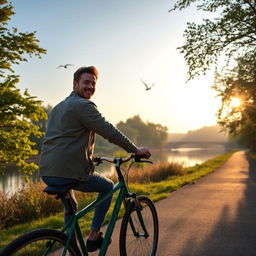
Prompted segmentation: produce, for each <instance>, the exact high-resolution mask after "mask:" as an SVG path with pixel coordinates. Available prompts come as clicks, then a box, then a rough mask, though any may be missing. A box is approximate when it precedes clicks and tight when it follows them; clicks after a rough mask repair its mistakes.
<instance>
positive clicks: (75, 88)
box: [73, 81, 78, 91]
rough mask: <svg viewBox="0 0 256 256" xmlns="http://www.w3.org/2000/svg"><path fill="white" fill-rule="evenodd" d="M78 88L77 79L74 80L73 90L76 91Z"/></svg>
mask: <svg viewBox="0 0 256 256" xmlns="http://www.w3.org/2000/svg"><path fill="white" fill-rule="evenodd" d="M77 88H78V83H77V81H73V90H74V91H76V90H77Z"/></svg>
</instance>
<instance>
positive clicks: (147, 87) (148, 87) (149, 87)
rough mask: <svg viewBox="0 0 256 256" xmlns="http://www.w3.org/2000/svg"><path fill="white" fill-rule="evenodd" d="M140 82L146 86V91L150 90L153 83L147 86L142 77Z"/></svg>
mask: <svg viewBox="0 0 256 256" xmlns="http://www.w3.org/2000/svg"><path fill="white" fill-rule="evenodd" d="M141 82H142V83H143V84H144V85H145V86H146V91H148V90H150V89H151V88H152V87H153V86H154V85H155V84H154V83H153V84H152V85H151V86H148V85H147V84H146V83H145V82H144V81H143V80H142V79H141Z"/></svg>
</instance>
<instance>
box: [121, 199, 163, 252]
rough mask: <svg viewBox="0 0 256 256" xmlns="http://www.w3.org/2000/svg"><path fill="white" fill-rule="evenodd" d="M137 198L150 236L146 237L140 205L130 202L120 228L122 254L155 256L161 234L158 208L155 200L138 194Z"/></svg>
mask: <svg viewBox="0 0 256 256" xmlns="http://www.w3.org/2000/svg"><path fill="white" fill-rule="evenodd" d="M137 200H138V202H139V205H140V206H142V207H141V208H140V212H141V215H142V218H143V221H144V224H145V226H146V229H147V232H148V235H149V236H148V237H145V232H144V231H143V230H142V226H141V224H140V221H139V219H138V214H137V210H138V207H137V206H136V204H135V202H132V203H130V204H129V205H128V207H127V209H126V211H125V214H124V217H123V220H122V224H121V229H120V236H119V251H120V255H121V256H136V255H138V256H146V255H147V256H155V255H156V251H157V244H158V234H159V224H158V217H157V212H156V208H155V206H154V204H153V202H152V201H151V200H150V199H149V198H148V197H146V196H138V197H137ZM136 209H137V210H136ZM131 219H132V222H133V224H134V227H135V229H136V230H135V231H136V232H137V233H136V235H135V234H134V232H133V231H132V228H131V224H129V221H130V220H131ZM143 234H144V235H143Z"/></svg>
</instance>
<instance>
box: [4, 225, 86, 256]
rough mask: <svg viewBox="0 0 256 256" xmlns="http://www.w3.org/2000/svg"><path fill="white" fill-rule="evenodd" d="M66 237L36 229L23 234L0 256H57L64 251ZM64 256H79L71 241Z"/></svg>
mask: <svg viewBox="0 0 256 256" xmlns="http://www.w3.org/2000/svg"><path fill="white" fill-rule="evenodd" d="M67 239H68V237H67V235H66V234H64V233H62V232H60V231H57V230H54V229H38V230H34V231H32V232H29V233H27V234H24V235H22V236H20V237H18V238H17V239H15V240H14V241H12V242H11V243H10V244H8V245H7V246H6V247H5V248H4V249H3V251H1V252H0V256H13V255H15V256H32V255H33V256H39V255H40V256H42V255H44V256H46V255H47V256H57V255H58V256H59V255H62V252H63V251H64V248H65V244H66V243H67ZM66 255H71V256H81V253H80V251H79V249H78V247H77V245H76V243H75V242H74V241H73V240H72V241H71V242H70V244H69V247H68V253H67V254H66Z"/></svg>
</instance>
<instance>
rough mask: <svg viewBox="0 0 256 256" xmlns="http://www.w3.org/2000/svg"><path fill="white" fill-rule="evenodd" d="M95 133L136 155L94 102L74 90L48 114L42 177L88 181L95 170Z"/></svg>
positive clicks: (122, 135)
mask: <svg viewBox="0 0 256 256" xmlns="http://www.w3.org/2000/svg"><path fill="white" fill-rule="evenodd" d="M95 133H97V134H99V135H101V136H102V137H104V138H105V139H107V140H109V142H111V143H114V144H116V145H118V146H120V147H122V148H123V149H124V150H126V151H127V152H129V153H135V152H136V149H137V148H136V146H135V145H134V144H133V143H132V142H131V141H130V140H129V139H128V138H127V137H126V136H125V135H124V134H122V133H121V132H120V131H119V130H118V129H117V128H115V127H114V126H113V125H112V124H110V123H109V122H107V121H106V120H105V119H104V117H102V115H101V114H100V113H99V111H98V110H97V107H96V105H95V104H94V103H93V102H92V101H90V100H87V99H84V98H82V97H80V96H79V95H78V94H77V93H76V92H74V91H73V92H72V93H71V94H70V95H69V96H68V97H67V98H66V99H65V100H63V101H62V102H60V103H59V104H58V105H56V106H55V107H54V108H53V109H52V111H51V113H50V115H49V120H48V125H47V129H46V134H45V137H44V142H43V146H42V151H41V157H40V176H55V177H65V178H72V179H77V180H87V179H88V175H90V174H91V173H93V171H94V165H93V163H92V155H93V149H94V139H95Z"/></svg>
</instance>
